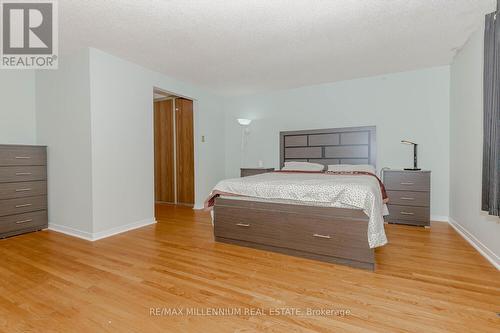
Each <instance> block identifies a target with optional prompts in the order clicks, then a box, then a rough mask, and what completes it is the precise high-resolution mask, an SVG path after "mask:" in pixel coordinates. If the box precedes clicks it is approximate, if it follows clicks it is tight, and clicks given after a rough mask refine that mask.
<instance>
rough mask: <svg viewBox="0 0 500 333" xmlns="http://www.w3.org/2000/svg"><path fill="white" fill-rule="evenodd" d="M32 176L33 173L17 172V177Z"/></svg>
mask: <svg viewBox="0 0 500 333" xmlns="http://www.w3.org/2000/svg"><path fill="white" fill-rule="evenodd" d="M29 175H32V173H31V172H16V176H29Z"/></svg>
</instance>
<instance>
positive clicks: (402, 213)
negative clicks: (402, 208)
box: [399, 212, 415, 215]
mask: <svg viewBox="0 0 500 333" xmlns="http://www.w3.org/2000/svg"><path fill="white" fill-rule="evenodd" d="M399 213H400V214H401V215H415V213H409V212H399Z"/></svg>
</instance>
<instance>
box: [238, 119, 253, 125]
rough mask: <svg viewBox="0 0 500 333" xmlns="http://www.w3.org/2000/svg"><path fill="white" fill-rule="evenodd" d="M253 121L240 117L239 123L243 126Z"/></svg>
mask: <svg viewBox="0 0 500 333" xmlns="http://www.w3.org/2000/svg"><path fill="white" fill-rule="evenodd" d="M251 122H252V120H251V119H245V118H238V124H240V125H241V126H248V125H250V123H251Z"/></svg>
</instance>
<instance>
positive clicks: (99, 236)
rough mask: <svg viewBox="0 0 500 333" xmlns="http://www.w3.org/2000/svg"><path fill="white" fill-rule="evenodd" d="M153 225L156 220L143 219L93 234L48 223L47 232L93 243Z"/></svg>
mask: <svg viewBox="0 0 500 333" xmlns="http://www.w3.org/2000/svg"><path fill="white" fill-rule="evenodd" d="M155 223H156V220H155V219H154V218H152V219H145V220H141V221H137V222H132V223H129V224H126V225H123V226H119V227H115V228H111V229H108V230H104V231H99V232H94V233H90V232H87V231H82V230H78V229H74V228H71V227H67V226H63V225H58V224H54V223H49V230H53V231H57V232H60V233H63V234H66V235H68V236H73V237H77V238H81V239H85V240H87V241H91V242H93V241H96V240H99V239H103V238H107V237H111V236H114V235H118V234H121V233H124V232H127V231H130V230H134V229H138V228H142V227H145V226H148V225H151V224H155Z"/></svg>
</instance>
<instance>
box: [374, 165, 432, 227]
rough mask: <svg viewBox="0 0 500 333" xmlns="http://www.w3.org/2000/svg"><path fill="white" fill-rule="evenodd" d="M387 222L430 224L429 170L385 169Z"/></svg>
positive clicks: (426, 225) (427, 225)
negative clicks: (387, 199)
mask: <svg viewBox="0 0 500 333" xmlns="http://www.w3.org/2000/svg"><path fill="white" fill-rule="evenodd" d="M383 181H384V185H385V188H386V190H387V195H388V197H389V203H388V205H387V207H388V208H389V214H390V215H388V216H386V217H385V220H386V221H387V222H389V223H398V224H408V225H417V226H424V227H429V226H430V206H431V205H430V199H431V172H430V171H425V170H421V171H408V170H385V171H384V174H383Z"/></svg>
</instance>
